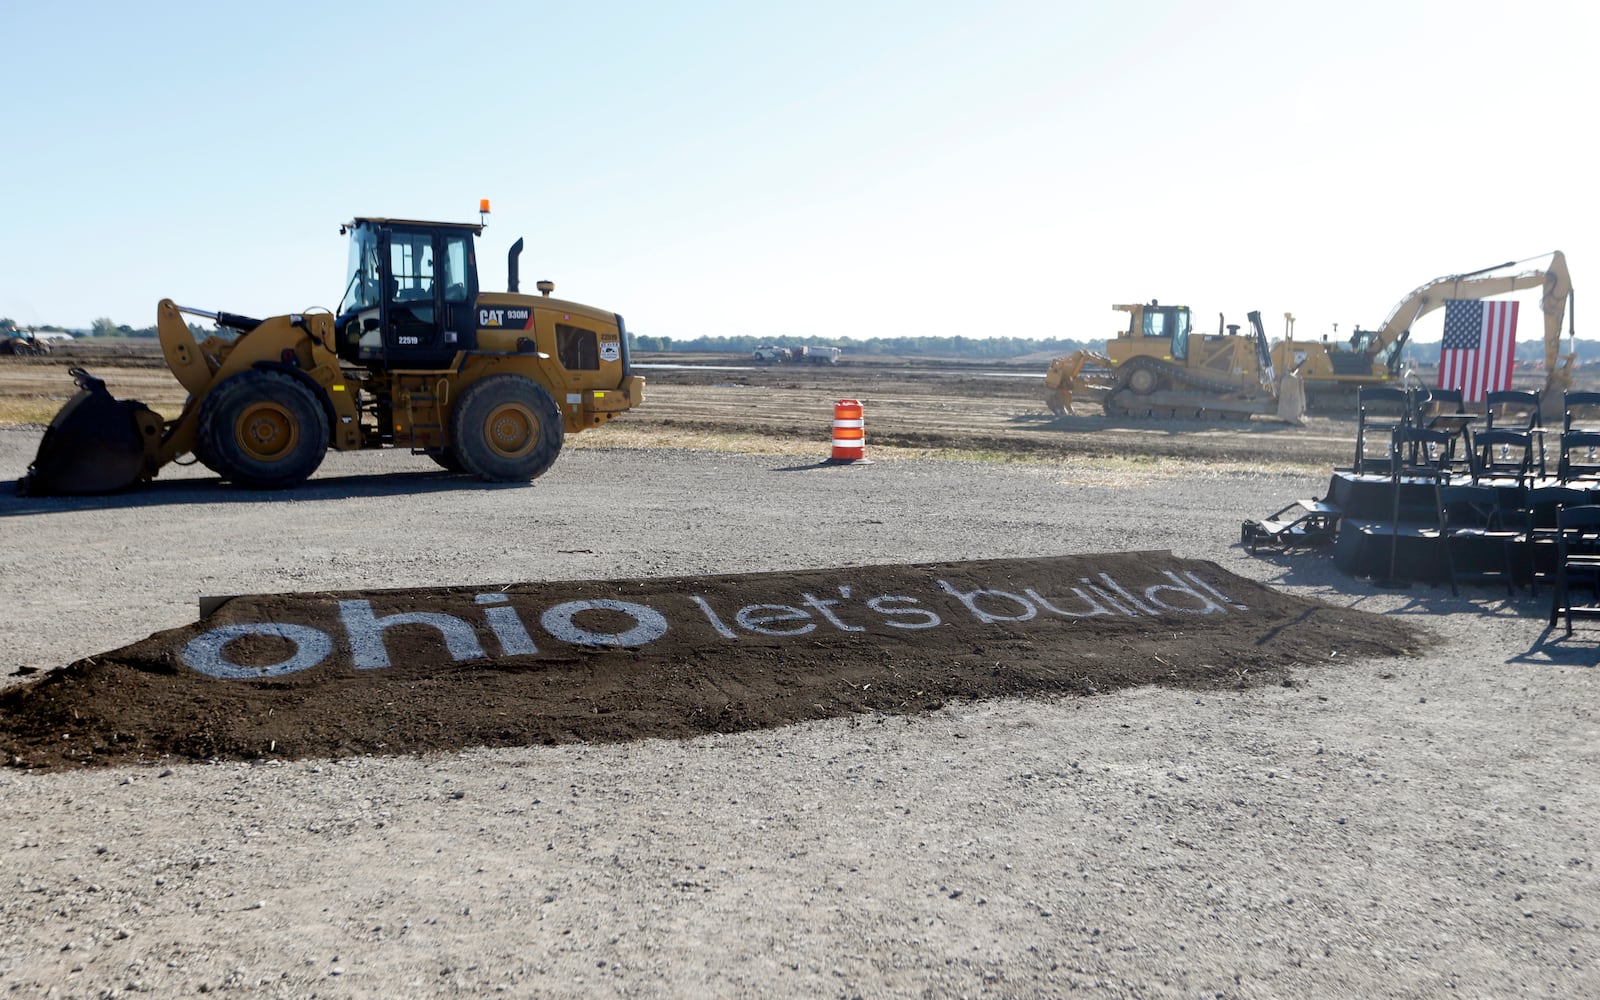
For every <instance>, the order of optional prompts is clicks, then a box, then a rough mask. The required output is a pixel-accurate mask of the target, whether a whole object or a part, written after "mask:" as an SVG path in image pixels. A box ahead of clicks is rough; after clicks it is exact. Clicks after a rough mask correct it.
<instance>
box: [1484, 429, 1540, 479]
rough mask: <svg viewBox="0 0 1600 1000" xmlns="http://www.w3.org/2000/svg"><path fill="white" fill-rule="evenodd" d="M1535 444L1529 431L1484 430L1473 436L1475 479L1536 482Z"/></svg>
mask: <svg viewBox="0 0 1600 1000" xmlns="http://www.w3.org/2000/svg"><path fill="white" fill-rule="evenodd" d="M1534 449H1535V445H1534V441H1533V435H1532V434H1529V433H1528V432H1527V431H1512V430H1504V429H1499V430H1492V431H1484V432H1483V433H1482V434H1479V435H1477V436H1476V437H1474V438H1473V439H1472V452H1473V456H1472V457H1473V468H1472V480H1473V482H1478V481H1479V480H1483V479H1509V480H1512V481H1513V482H1515V483H1516V485H1517V486H1519V487H1527V486H1529V485H1531V484H1532V479H1533V467H1534V459H1533V453H1534Z"/></svg>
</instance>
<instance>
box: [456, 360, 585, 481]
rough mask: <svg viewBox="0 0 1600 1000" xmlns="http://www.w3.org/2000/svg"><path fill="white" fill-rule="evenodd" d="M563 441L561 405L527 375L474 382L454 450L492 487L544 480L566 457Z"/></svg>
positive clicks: (459, 410) (460, 410)
mask: <svg viewBox="0 0 1600 1000" xmlns="http://www.w3.org/2000/svg"><path fill="white" fill-rule="evenodd" d="M563 436H564V434H563V430H562V425H561V410H560V409H559V408H558V407H557V406H556V403H555V400H553V399H551V398H550V393H549V392H547V391H546V390H545V388H544V386H542V385H540V384H539V383H537V382H535V381H534V380H533V379H530V378H528V377H526V376H524V375H491V376H489V377H488V378H486V379H483V380H481V381H479V382H474V383H473V384H472V387H471V388H469V389H468V390H467V391H466V392H464V393H463V394H462V395H461V402H460V403H458V404H457V405H456V408H455V412H454V413H453V414H452V415H451V419H450V438H451V445H450V447H451V449H452V450H453V451H454V452H455V456H456V458H457V460H459V461H460V462H461V465H462V467H463V468H464V469H466V471H468V472H470V473H472V474H473V475H475V476H477V477H478V478H480V479H486V480H488V481H489V482H491V483H514V482H527V481H528V480H531V479H537V478H539V476H541V475H543V474H544V473H545V471H546V470H548V469H549V468H550V466H552V465H554V464H555V460H556V456H557V455H559V454H561V442H562V439H563Z"/></svg>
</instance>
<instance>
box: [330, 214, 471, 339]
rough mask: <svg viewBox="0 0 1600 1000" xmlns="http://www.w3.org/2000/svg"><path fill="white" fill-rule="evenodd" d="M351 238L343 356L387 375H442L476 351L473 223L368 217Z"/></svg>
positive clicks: (353, 227)
mask: <svg viewBox="0 0 1600 1000" xmlns="http://www.w3.org/2000/svg"><path fill="white" fill-rule="evenodd" d="M342 229H343V231H344V232H346V233H348V234H349V236H350V257H349V268H348V271H347V274H346V280H345V290H344V298H343V299H342V300H341V301H340V303H339V311H338V319H337V320H336V321H335V324H334V330H335V334H336V336H337V338H338V343H339V356H340V357H341V358H342V359H344V360H345V361H348V362H350V363H352V364H361V365H372V366H374V367H379V368H387V369H429V368H442V367H445V366H446V365H448V364H449V363H450V361H451V360H452V359H453V358H454V357H455V355H456V352H458V351H470V350H472V349H473V347H474V340H475V338H476V334H477V329H478V315H477V309H476V307H475V302H476V299H477V296H478V265H477V256H476V254H475V252H474V245H473V238H474V237H475V236H477V235H479V234H480V233H482V232H483V227H482V226H481V225H476V224H472V223H459V224H458V223H444V222H415V221H410V220H405V219H368V218H361V219H356V220H354V221H352V222H348V223H346V224H345V225H344V226H343V227H342Z"/></svg>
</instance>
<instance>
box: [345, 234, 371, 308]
mask: <svg viewBox="0 0 1600 1000" xmlns="http://www.w3.org/2000/svg"><path fill="white" fill-rule="evenodd" d="M377 305H378V234H377V233H375V232H373V231H372V230H371V229H368V228H366V227H365V226H362V227H358V228H357V229H356V230H354V231H353V232H352V233H351V234H350V267H349V270H348V271H347V272H346V274H345V283H344V299H343V301H341V302H340V303H339V315H341V316H343V315H344V314H345V313H347V312H349V311H350V310H352V309H373V308H375V307H376V306H377Z"/></svg>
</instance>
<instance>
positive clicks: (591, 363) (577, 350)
mask: <svg viewBox="0 0 1600 1000" xmlns="http://www.w3.org/2000/svg"><path fill="white" fill-rule="evenodd" d="M599 339H600V338H599V337H598V336H597V335H596V334H595V332H594V331H593V330H583V329H579V328H578V327H575V326H567V325H566V324H564V323H557V324H556V357H557V358H559V359H561V367H563V368H565V369H566V370H567V371H569V372H571V371H591V372H592V371H599V369H600V345H599Z"/></svg>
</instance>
